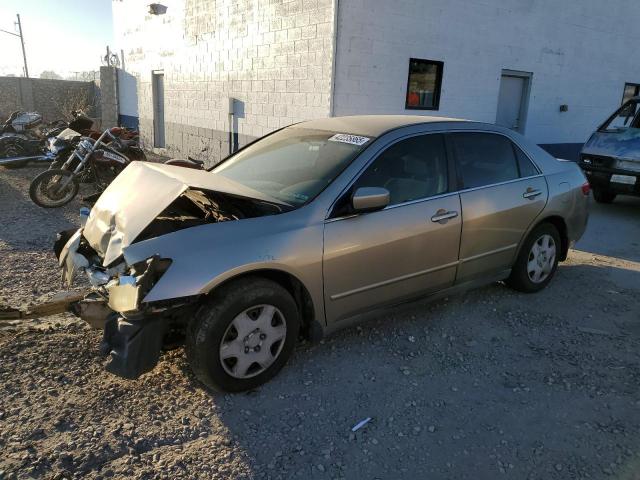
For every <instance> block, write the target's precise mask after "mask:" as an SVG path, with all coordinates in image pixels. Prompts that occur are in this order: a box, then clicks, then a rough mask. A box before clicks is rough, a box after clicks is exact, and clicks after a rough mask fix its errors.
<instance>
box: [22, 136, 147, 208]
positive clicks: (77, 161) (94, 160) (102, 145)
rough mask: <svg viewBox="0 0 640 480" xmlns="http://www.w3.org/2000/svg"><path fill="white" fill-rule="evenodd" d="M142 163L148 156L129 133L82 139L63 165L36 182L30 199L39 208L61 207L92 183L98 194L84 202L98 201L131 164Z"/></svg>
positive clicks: (38, 177)
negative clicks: (140, 161) (82, 186)
mask: <svg viewBox="0 0 640 480" xmlns="http://www.w3.org/2000/svg"><path fill="white" fill-rule="evenodd" d="M126 137H130V138H126ZM139 160H146V156H145V154H144V151H143V150H142V149H141V148H140V147H139V145H138V140H137V137H136V136H134V134H133V133H132V132H130V131H127V130H125V129H119V128H116V129H108V130H105V131H104V132H103V133H102V134H101V135H100V136H99V137H98V138H97V139H93V138H91V137H90V136H83V137H82V138H81V139H80V140H79V141H78V143H77V145H76V147H75V149H74V150H73V152H72V153H71V155H70V156H69V158H68V159H67V160H66V161H65V162H64V163H63V164H62V165H59V166H58V165H56V168H50V169H48V170H46V171H44V172H42V173H41V174H39V175H38V176H37V177H35V178H34V179H33V181H32V182H31V185H30V186H29V196H30V197H31V200H33V202H34V203H35V204H36V205H38V206H40V207H43V208H56V207H62V206H63V205H66V204H67V203H69V202H70V201H71V200H73V199H74V198H75V196H76V195H77V194H78V190H79V188H80V184H81V183H93V184H95V187H96V193H94V194H93V195H91V196H90V197H85V201H90V200H91V199H93V198H97V197H98V196H99V195H100V194H101V193H102V192H103V191H104V189H105V188H107V186H108V185H109V184H110V183H111V181H112V180H113V179H114V178H115V177H116V176H117V175H118V174H119V173H120V172H121V171H122V170H124V168H125V167H126V166H127V165H129V163H131V162H132V161H139ZM52 167H53V165H52Z"/></svg>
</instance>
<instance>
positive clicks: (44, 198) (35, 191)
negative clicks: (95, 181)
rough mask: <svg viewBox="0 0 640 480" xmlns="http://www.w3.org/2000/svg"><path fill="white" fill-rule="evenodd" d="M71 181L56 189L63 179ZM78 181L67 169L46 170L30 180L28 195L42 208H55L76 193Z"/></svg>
mask: <svg viewBox="0 0 640 480" xmlns="http://www.w3.org/2000/svg"><path fill="white" fill-rule="evenodd" d="M66 178H70V179H71V181H70V182H69V183H68V184H67V185H66V187H64V188H63V189H62V190H60V191H56V188H55V187H56V186H58V185H59V184H60V183H61V182H62V181H63V180H64V179H66ZM78 188H79V185H78V182H77V181H76V179H75V177H74V176H73V173H71V172H69V171H68V170H46V171H44V172H42V173H41V174H40V175H38V176H37V177H36V178H34V179H33V180H32V181H31V185H30V186H29V197H31V200H33V203H35V204H36V205H38V206H39V207H42V208H57V207H62V206H63V205H66V204H67V203H69V202H70V201H71V200H73V199H74V197H75V196H76V195H77V194H78Z"/></svg>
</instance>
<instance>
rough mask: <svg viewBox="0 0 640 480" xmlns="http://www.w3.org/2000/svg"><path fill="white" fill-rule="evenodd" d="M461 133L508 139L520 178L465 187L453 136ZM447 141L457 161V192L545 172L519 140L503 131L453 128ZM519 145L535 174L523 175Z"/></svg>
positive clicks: (447, 136) (515, 180) (501, 183)
mask: <svg viewBox="0 0 640 480" xmlns="http://www.w3.org/2000/svg"><path fill="white" fill-rule="evenodd" d="M460 133H476V134H477V133H481V134H485V135H497V136H501V137H504V138H506V139H507V141H508V142H510V143H511V150H512V151H513V158H514V160H515V162H516V169H517V171H518V178H512V179H511V180H504V181H502V182H495V183H488V184H487V185H481V186H478V187H468V188H467V187H465V186H464V181H463V179H462V171H461V169H460V166H459V162H458V152H457V150H456V147H455V139H454V138H453V137H454V135H456V134H460ZM445 136H446V141H447V143H448V144H449V147H448V151H450V152H451V155H452V156H453V160H454V163H455V172H456V176H457V183H458V184H457V192H458V193H462V192H469V191H473V190H480V189H482V188H489V187H495V186H498V185H505V184H507V183H513V182H519V181H520V180H527V179H530V178H537V177H541V176H543V175H544V174H543V173H542V171H541V170H540V168H539V167H538V165H537V164H536V162H534V161H533V160H532V159H531V156H530V155H529V154H528V153H527V151H526V150H525V149H524V148H522V147H521V146H520V145H518V143H517V142H515V141H514V140H513V139H512V138H511V137H509V135H505V134H504V133H501V132H493V131H488V130H451V131H448V132H446V135H445ZM516 147H518V148H519V149H520V151H521V152H522V153H523V154H524V156H525V157H526V158H527V160H528V161H529V162H530V163H531V165H533V167H534V170H535V171H536V172H537V173H536V174H535V175H529V176H526V177H523V176H522V172H521V171H520V162H518V155H517V153H516V150H515V148H516Z"/></svg>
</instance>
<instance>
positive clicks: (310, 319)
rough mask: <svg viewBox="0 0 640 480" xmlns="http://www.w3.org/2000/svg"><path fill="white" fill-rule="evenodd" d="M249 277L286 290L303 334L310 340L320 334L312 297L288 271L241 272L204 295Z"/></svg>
mask: <svg viewBox="0 0 640 480" xmlns="http://www.w3.org/2000/svg"><path fill="white" fill-rule="evenodd" d="M251 277H261V278H266V279H268V280H271V281H273V282H275V283H277V284H278V285H280V286H281V287H283V288H284V289H285V290H287V291H288V292H289V293H290V294H291V296H292V297H293V299H294V301H295V302H296V305H297V306H298V311H299V312H300V326H301V331H302V333H303V335H304V336H305V337H306V338H308V339H310V340H315V339H317V338H318V336H320V337H321V336H322V331H323V327H322V322H321V320H320V319H318V318H317V317H318V315H317V313H316V312H317V310H316V308H315V305H314V303H313V297H312V296H311V294H310V293H309V290H308V289H307V287H306V286H305V284H304V283H303V282H302V281H301V280H300V279H298V278H297V277H296V276H295V275H293V274H291V273H290V272H286V271H284V270H278V269H275V268H261V269H256V270H249V271H245V272H241V273H238V274H236V275H233V276H231V277H229V278H226V279H225V280H223V281H222V282H220V283H219V284H216V285H215V286H214V287H213V288H211V289H210V290H209V291H208V292H207V293H206V294H205V297H209V296H210V295H211V294H213V293H214V292H215V291H217V290H218V289H220V288H221V287H223V286H227V285H229V284H230V283H233V282H237V281H241V280H243V279H245V278H251Z"/></svg>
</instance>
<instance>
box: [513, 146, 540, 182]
mask: <svg viewBox="0 0 640 480" xmlns="http://www.w3.org/2000/svg"><path fill="white" fill-rule="evenodd" d="M513 150H514V151H515V152H516V157H518V167H519V168H520V176H521V177H533V176H534V175H538V173H540V172H538V169H537V168H536V167H535V165H534V164H533V163H532V162H531V160H529V157H527V156H526V155H525V154H524V152H523V151H522V150H520V147H518V146H517V145H516V144H515V143H514V144H513Z"/></svg>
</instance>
